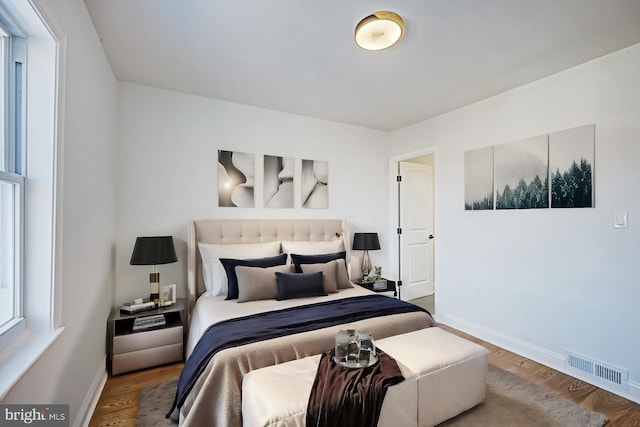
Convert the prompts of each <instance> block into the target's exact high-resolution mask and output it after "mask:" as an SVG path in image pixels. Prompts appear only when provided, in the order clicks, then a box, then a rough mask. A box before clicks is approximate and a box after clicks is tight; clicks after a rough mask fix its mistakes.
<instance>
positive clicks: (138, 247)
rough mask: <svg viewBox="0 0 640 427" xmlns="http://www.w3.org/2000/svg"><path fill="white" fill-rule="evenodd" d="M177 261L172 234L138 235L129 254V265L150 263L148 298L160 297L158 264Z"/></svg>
mask: <svg viewBox="0 0 640 427" xmlns="http://www.w3.org/2000/svg"><path fill="white" fill-rule="evenodd" d="M176 261H178V257H176V248H175V246H174V245H173V237H172V236H155V237H138V238H136V244H135V246H134V247H133V253H132V254H131V261H130V262H129V264H131V265H152V266H153V272H152V273H150V274H149V282H150V292H149V300H151V301H154V302H155V301H156V300H159V299H160V273H158V270H157V265H158V264H169V263H172V262H176Z"/></svg>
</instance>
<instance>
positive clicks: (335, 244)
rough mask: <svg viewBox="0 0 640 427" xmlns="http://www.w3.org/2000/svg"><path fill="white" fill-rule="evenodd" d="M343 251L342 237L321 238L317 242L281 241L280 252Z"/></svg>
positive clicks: (313, 253) (309, 253) (312, 253)
mask: <svg viewBox="0 0 640 427" xmlns="http://www.w3.org/2000/svg"><path fill="white" fill-rule="evenodd" d="M340 251H344V244H343V243H342V239H335V240H323V241H317V242H309V241H297V240H296V241H293V240H283V241H282V252H284V253H287V254H302V255H317V254H331V253H335V252H340Z"/></svg>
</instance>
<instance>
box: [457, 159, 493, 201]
mask: <svg viewBox="0 0 640 427" xmlns="http://www.w3.org/2000/svg"><path fill="white" fill-rule="evenodd" d="M464 209H465V210H468V211H469V210H488V209H489V210H490V209H493V147H484V148H479V149H477V150H471V151H467V152H465V153H464Z"/></svg>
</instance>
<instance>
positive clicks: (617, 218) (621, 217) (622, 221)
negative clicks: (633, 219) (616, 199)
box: [613, 212, 629, 228]
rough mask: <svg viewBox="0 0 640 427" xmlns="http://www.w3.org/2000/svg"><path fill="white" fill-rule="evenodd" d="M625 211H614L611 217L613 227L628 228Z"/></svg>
mask: <svg viewBox="0 0 640 427" xmlns="http://www.w3.org/2000/svg"><path fill="white" fill-rule="evenodd" d="M627 218H628V215H627V212H616V213H615V215H614V217H613V228H629V225H628V222H627Z"/></svg>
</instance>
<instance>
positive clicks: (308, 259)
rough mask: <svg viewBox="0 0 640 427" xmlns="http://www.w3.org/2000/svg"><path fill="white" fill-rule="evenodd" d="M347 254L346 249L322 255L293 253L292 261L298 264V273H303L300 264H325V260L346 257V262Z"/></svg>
mask: <svg viewBox="0 0 640 427" xmlns="http://www.w3.org/2000/svg"><path fill="white" fill-rule="evenodd" d="M346 256H347V252H346V251H342V252H336V253H333V254H320V255H298V254H291V261H293V264H294V265H295V266H296V273H302V268H300V264H324V263H325V262H329V261H333V260H334V259H344V260H345V263H346V262H347V261H346Z"/></svg>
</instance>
